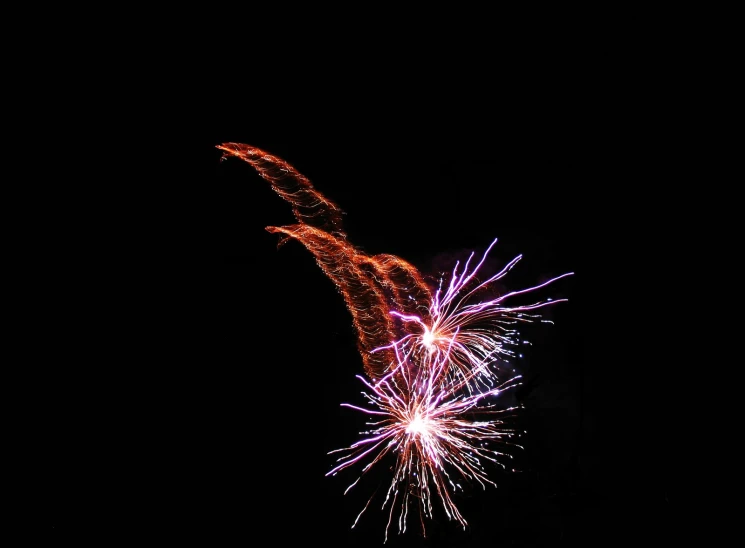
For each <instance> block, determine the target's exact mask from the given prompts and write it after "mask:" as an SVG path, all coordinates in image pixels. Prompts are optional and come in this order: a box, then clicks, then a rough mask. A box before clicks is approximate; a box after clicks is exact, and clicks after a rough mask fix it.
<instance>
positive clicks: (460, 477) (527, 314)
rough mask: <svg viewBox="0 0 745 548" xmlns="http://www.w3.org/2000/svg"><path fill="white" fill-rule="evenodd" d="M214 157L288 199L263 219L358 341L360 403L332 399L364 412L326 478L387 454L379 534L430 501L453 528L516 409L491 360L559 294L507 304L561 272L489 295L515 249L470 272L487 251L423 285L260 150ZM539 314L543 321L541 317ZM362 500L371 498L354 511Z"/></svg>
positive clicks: (232, 150)
mask: <svg viewBox="0 0 745 548" xmlns="http://www.w3.org/2000/svg"><path fill="white" fill-rule="evenodd" d="M217 148H219V149H220V150H222V151H223V152H224V157H228V156H233V157H237V158H240V159H241V160H244V161H246V162H248V163H249V164H250V165H251V166H253V167H254V169H255V170H256V171H257V173H259V175H260V176H261V177H262V178H264V179H265V180H266V181H268V182H269V183H270V185H271V187H272V189H273V190H274V191H275V192H276V193H277V194H278V195H279V196H280V197H281V198H282V199H284V200H285V201H287V202H288V203H290V204H291V206H292V210H293V213H294V215H295V218H296V220H297V221H298V224H294V225H290V226H284V227H273V226H272V227H267V230H269V231H270V232H272V233H276V234H279V235H280V238H281V240H280V243H283V242H285V241H287V240H288V239H294V240H296V241H298V242H300V243H301V244H302V245H304V246H305V247H306V249H308V251H310V253H311V254H312V255H313V257H314V258H315V260H316V263H317V264H318V266H319V267H320V268H321V269H322V271H323V272H324V273H325V274H326V275H327V276H328V278H329V279H331V280H332V281H333V283H334V284H335V285H336V287H337V289H338V290H339V292H340V293H341V295H342V296H343V298H344V301H345V304H346V306H347V308H348V310H349V311H350V313H351V315H352V323H353V325H354V328H355V330H356V333H357V346H358V350H359V352H360V356H361V357H362V365H363V368H364V371H365V373H366V374H367V377H368V379H365V378H363V377H362V376H359V375H358V378H359V379H360V381H361V382H362V383H363V384H364V385H365V388H366V390H364V391H363V392H362V394H363V397H364V399H365V400H366V402H367V404H366V407H361V406H357V405H351V404H342V405H343V406H345V407H349V408H352V409H354V410H356V411H360V412H363V413H365V414H367V415H368V416H369V417H370V422H368V424H367V425H368V426H369V429H368V430H365V431H364V432H362V433H361V435H362V436H363V437H362V438H361V439H360V440H359V441H357V442H355V443H354V444H352V445H351V446H349V447H347V448H345V449H340V450H337V451H332V453H334V454H339V453H340V454H341V456H339V458H338V460H337V464H336V466H334V467H333V468H332V470H331V471H329V472H328V474H327V475H336V474H337V473H339V472H340V471H342V470H344V469H347V468H350V467H353V466H356V465H360V466H363V468H362V473H361V475H360V476H359V477H358V478H357V480H355V481H354V482H353V483H352V484H351V485H350V486H349V487H348V488H347V491H345V493H346V492H348V491H349V489H351V488H352V487H354V486H355V485H357V483H358V482H359V481H360V479H361V478H362V476H364V475H365V474H366V473H367V472H368V471H369V470H370V469H371V468H372V467H373V466H374V465H375V464H376V463H379V462H380V461H381V460H382V459H384V458H386V457H387V456H393V457H394V458H395V463H396V464H395V465H394V467H393V477H392V479H391V483H390V486H389V487H388V490H387V493H386V496H385V500H384V502H383V508H384V509H386V508H387V509H388V523H387V525H386V528H385V539H386V540H387V538H388V531H389V529H390V527H391V525H392V524H393V522H394V519H395V521H396V522H397V526H398V531H399V532H400V533H403V532H405V531H406V528H407V518H408V516H409V513H410V512H411V511H412V509H413V508H416V509H418V516H419V519H420V522H421V525H422V531H425V521H426V520H427V519H432V518H433V511H434V508H435V507H436V505H438V504H439V506H441V507H442V509H443V510H444V512H445V514H446V516H447V517H448V518H449V519H451V520H455V521H457V522H458V523H459V524H460V525H462V526H463V527H464V528H465V527H466V525H467V522H466V519H465V518H464V517H463V515H462V514H461V513H460V512H459V510H458V508H457V506H456V504H455V502H454V500H453V495H454V493H456V492H458V491H460V490H462V489H463V484H464V483H466V482H467V483H470V484H474V483H476V484H478V485H480V486H481V487H483V488H486V487H487V486H488V485H495V483H494V482H493V481H492V480H490V479H489V477H488V466H490V465H498V466H501V467H503V468H507V465H506V464H505V463H506V462H508V461H509V459H511V458H512V455H511V453H510V450H511V449H513V448H514V447H520V446H519V445H517V444H516V443H515V439H514V438H515V437H516V435H517V434H518V433H517V432H516V431H515V429H514V428H513V427H511V426H510V420H509V419H510V418H511V417H512V416H513V413H514V411H516V409H517V407H506V408H505V406H504V405H501V404H500V402H501V398H499V396H500V395H501V394H502V393H504V392H505V391H506V390H509V389H511V388H514V387H516V386H518V385H519V379H520V377H519V376H509V378H508V379H507V380H503V379H501V378H500V377H501V376H502V375H501V373H500V365H501V364H502V363H503V362H504V361H505V360H509V359H510V358H512V357H514V355H515V347H516V346H517V345H518V344H519V342H520V334H519V331H518V326H519V325H520V324H521V323H526V322H533V321H537V320H539V319H540V316H539V315H538V314H536V313H535V311H536V310H537V309H540V308H543V307H546V306H548V305H552V304H556V303H559V302H563V301H564V300H565V299H557V300H551V299H546V300H543V301H538V302H534V303H532V304H528V305H510V304H508V303H507V301H508V300H510V302H512V300H511V299H513V298H514V297H517V296H519V295H524V294H526V293H530V292H532V291H536V290H539V289H541V288H543V287H546V286H547V285H549V284H551V283H553V282H555V281H557V280H559V279H561V278H563V277H565V276H569V275H571V273H567V274H563V275H561V276H558V277H555V278H553V279H551V280H548V281H547V282H544V283H542V284H540V285H536V286H534V287H530V288H527V289H522V290H518V291H512V292H508V293H505V294H503V295H500V296H497V297H493V298H488V297H484V295H487V294H491V295H493V292H490V291H489V290H488V289H489V288H490V286H492V284H494V282H496V281H498V280H500V279H502V278H503V277H504V276H506V275H507V273H508V272H509V271H510V270H511V269H512V268H513V267H514V266H515V265H516V264H517V263H518V261H519V260H520V259H521V257H522V256H518V257H515V258H514V259H513V260H512V261H510V262H509V263H508V264H507V265H505V266H504V267H503V268H502V269H501V270H500V271H499V272H498V273H496V274H494V275H492V276H489V277H486V279H483V280H482V279H480V278H479V277H478V273H479V270H480V269H481V267H482V265H483V264H484V261H485V260H486V257H487V255H488V253H489V252H490V251H491V249H492V247H494V245H495V244H496V240H494V241H493V242H492V244H491V245H490V246H489V247H488V249H487V250H486V251H485V252H484V254H483V256H482V258H481V260H480V261H479V262H478V263H477V264H476V265H475V266H471V261H472V259H473V257H474V254H473V253H472V254H471V256H470V257H469V258H468V260H467V261H466V262H465V264H464V265H463V268H462V269H460V263H456V265H455V267H454V269H453V272H452V276H451V278H450V280H449V283H448V284H447V286H445V287H443V281H444V280H440V283H439V286H438V287H437V288H436V289H434V290H433V288H430V287H429V285H428V284H427V283H426V282H425V280H424V277H423V276H422V275H421V274H420V273H419V271H418V270H417V269H416V268H415V267H414V266H412V265H411V264H409V263H407V262H406V261H404V260H403V259H400V258H399V257H396V256H394V255H387V254H380V255H372V256H371V255H367V254H366V253H364V252H363V251H362V250H360V249H358V248H356V247H355V246H353V245H352V244H351V243H350V242H349V241H348V240H347V235H346V233H345V232H344V230H343V228H342V222H341V221H342V211H341V209H340V208H339V207H338V206H337V205H336V204H334V203H333V202H331V201H330V200H328V199H327V198H326V197H325V196H323V195H322V194H321V193H319V192H318V191H317V190H316V189H315V188H314V187H313V186H312V184H311V183H310V181H309V180H308V179H307V178H306V177H304V176H303V175H302V174H300V173H298V172H297V171H296V170H295V169H294V168H293V167H292V166H291V165H289V164H288V163H287V162H285V161H284V160H282V159H281V158H278V157H276V156H273V155H271V154H269V153H267V152H265V151H263V150H261V149H259V148H256V147H253V146H250V145H245V144H240V143H224V144H221V145H218V147H217ZM540 321H545V320H540ZM371 502H372V497H371V498H370V499H369V500H368V502H367V504H366V505H365V507H364V508H363V509H362V511H361V512H360V513H359V515H358V516H357V519H356V520H355V521H354V524H353V525H352V527H354V526H355V525H356V524H357V522H358V520H359V518H360V516H361V515H362V514H363V513H364V512H365V510H366V509H367V508H368V507H369V505H370V503H371Z"/></svg>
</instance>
